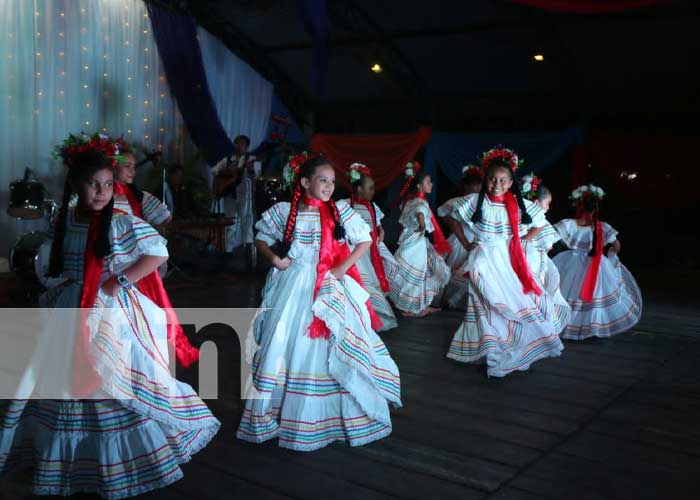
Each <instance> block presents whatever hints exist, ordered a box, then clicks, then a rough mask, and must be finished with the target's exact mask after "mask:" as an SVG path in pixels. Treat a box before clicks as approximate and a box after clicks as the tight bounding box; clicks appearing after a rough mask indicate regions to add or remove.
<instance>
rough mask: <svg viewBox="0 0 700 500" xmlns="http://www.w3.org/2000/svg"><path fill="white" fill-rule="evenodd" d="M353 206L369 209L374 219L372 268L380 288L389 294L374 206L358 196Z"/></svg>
mask: <svg viewBox="0 0 700 500" xmlns="http://www.w3.org/2000/svg"><path fill="white" fill-rule="evenodd" d="M350 201H351V203H352V205H353V206H354V205H356V204H357V205H363V206H364V207H366V208H367V211H368V212H369V216H370V219H372V246H371V248H370V259H371V260H372V267H373V268H374V272H375V274H376V275H377V278H378V279H379V286H381V288H382V292H384V293H388V292H389V282H388V281H387V279H386V273H385V272H384V263H383V262H382V256H381V255H380V254H379V244H378V242H377V240H378V239H379V232H378V231H377V214H376V212H375V210H374V204H373V203H372V202H371V201H367V200H364V199H362V198H359V197H357V196H354V195H353V196H352V198H351V199H350Z"/></svg>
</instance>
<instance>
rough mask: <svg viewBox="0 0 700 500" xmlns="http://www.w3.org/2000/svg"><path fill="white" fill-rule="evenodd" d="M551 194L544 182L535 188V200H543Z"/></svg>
mask: <svg viewBox="0 0 700 500" xmlns="http://www.w3.org/2000/svg"><path fill="white" fill-rule="evenodd" d="M551 196H552V192H551V191H550V190H549V188H548V187H547V186H545V185H544V184H540V185H539V187H538V188H537V201H544V200H546V199H547V198H550V197H551Z"/></svg>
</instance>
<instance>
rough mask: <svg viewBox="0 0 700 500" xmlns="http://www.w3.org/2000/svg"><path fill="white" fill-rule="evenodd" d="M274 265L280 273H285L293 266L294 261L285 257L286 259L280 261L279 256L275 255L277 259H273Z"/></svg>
mask: <svg viewBox="0 0 700 500" xmlns="http://www.w3.org/2000/svg"><path fill="white" fill-rule="evenodd" d="M272 265H273V266H275V267H276V268H277V269H279V270H280V271H284V270H285V269H287V268H288V267H289V266H291V265H292V259H290V258H289V257H285V258H284V259H280V258H279V257H278V256H277V255H275V258H274V259H272Z"/></svg>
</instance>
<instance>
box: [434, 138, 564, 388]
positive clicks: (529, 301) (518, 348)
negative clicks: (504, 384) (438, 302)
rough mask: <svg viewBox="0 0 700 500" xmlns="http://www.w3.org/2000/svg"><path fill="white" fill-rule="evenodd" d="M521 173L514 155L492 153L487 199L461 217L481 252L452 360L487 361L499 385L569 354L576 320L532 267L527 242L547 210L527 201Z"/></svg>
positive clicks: (470, 202)
mask: <svg viewBox="0 0 700 500" xmlns="http://www.w3.org/2000/svg"><path fill="white" fill-rule="evenodd" d="M518 165H519V161H518V157H517V156H516V154H515V153H514V152H513V151H511V150H509V149H504V148H496V149H492V150H490V151H488V152H486V153H484V157H483V167H484V173H485V178H484V184H483V187H482V190H481V192H480V193H479V194H473V195H471V196H468V197H467V198H466V199H465V200H464V201H463V202H461V203H460V204H459V207H458V208H457V210H455V211H453V214H454V216H455V217H457V218H458V219H459V221H460V222H462V223H465V224H467V225H469V226H470V228H471V230H472V232H473V233H474V234H475V236H476V241H477V243H478V246H477V247H476V248H475V249H474V250H473V251H472V252H471V253H470V255H469V260H468V262H467V265H466V266H465V270H466V271H468V272H469V276H470V281H471V283H470V286H469V300H468V304H467V312H466V315H465V318H464V321H463V323H462V325H461V326H460V327H459V329H458V330H457V332H456V333H455V335H454V338H453V339H452V345H451V346H450V350H449V352H448V353H447V357H448V358H451V359H454V360H457V361H460V362H464V363H467V362H475V361H478V360H480V359H482V358H486V363H487V373H488V375H489V376H492V377H503V376H505V375H508V374H509V373H511V372H513V371H516V370H527V369H528V368H529V366H530V365H531V364H532V363H533V362H535V361H537V360H538V359H542V358H546V357H554V356H559V354H560V353H561V351H562V349H563V348H564V346H563V345H562V343H561V341H560V340H559V335H558V334H559V332H560V331H561V330H562V329H563V328H564V325H566V321H567V319H568V315H569V308H568V305H566V304H565V303H564V304H556V303H555V302H554V301H552V300H551V297H550V296H549V294H548V292H547V291H546V290H543V289H542V287H541V285H540V284H539V283H538V282H537V280H536V279H535V277H534V276H533V274H532V272H531V270H530V267H529V266H528V261H527V259H526V256H525V252H524V251H523V245H522V242H521V240H525V241H527V240H532V239H533V238H535V237H536V236H537V235H538V234H539V233H540V232H541V231H542V228H544V227H545V226H546V224H547V221H546V219H545V217H544V212H543V211H542V209H540V208H539V207H538V206H537V205H535V204H534V203H531V202H529V201H525V200H523V198H522V193H521V192H520V186H518V183H517V179H516V177H515V170H516V169H517V168H518Z"/></svg>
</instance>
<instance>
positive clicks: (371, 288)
mask: <svg viewBox="0 0 700 500" xmlns="http://www.w3.org/2000/svg"><path fill="white" fill-rule="evenodd" d="M348 177H349V179H350V185H351V187H352V197H351V198H350V199H349V200H344V201H345V202H346V203H350V206H351V207H352V208H353V209H355V211H356V212H357V214H358V215H359V216H360V217H362V220H364V221H365V223H366V224H367V225H368V226H369V227H370V229H371V233H370V234H371V236H372V246H371V248H370V251H369V252H367V253H365V254H364V255H363V256H362V257H361V258H360V260H358V261H357V269H358V271H360V276H362V282H363V283H364V285H365V289H366V290H367V291H368V292H369V294H370V297H371V298H372V307H373V308H374V311H375V312H376V313H377V315H378V316H379V318H380V319H381V320H382V323H383V326H382V327H381V328H380V329H379V330H378V331H380V332H381V331H385V330H391V329H392V328H396V326H397V324H396V317H395V316H394V311H393V310H392V309H391V305H389V302H388V301H387V299H386V297H385V296H386V294H388V293H389V280H388V278H387V273H386V270H385V267H384V261H385V260H387V259H393V258H394V257H393V256H392V255H391V253H390V252H389V249H388V248H386V245H384V228H383V227H382V225H381V223H382V222H381V221H382V219H383V218H384V214H383V213H382V211H381V210H380V209H379V207H378V206H377V205H376V204H375V203H372V198H374V179H372V173H371V172H370V170H369V168H367V166H366V165H364V164H362V163H353V164H352V165H350V172H349V173H348ZM391 268H394V266H391Z"/></svg>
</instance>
